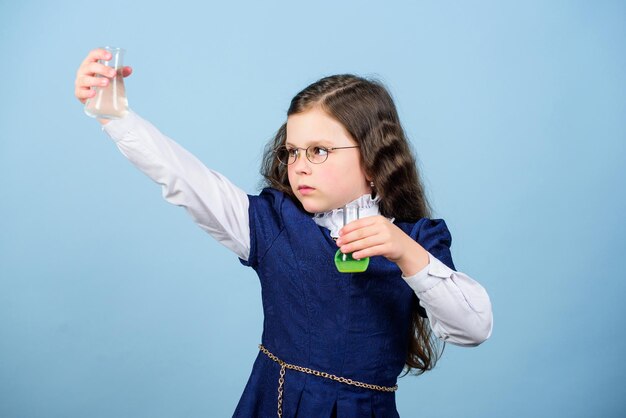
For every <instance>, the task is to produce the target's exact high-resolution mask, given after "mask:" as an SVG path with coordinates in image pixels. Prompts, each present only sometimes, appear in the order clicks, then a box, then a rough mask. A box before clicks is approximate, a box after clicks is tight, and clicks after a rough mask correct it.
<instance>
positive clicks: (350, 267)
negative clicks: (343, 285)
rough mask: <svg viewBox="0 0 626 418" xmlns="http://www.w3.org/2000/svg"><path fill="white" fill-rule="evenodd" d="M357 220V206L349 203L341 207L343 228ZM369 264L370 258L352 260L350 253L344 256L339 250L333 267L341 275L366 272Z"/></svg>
mask: <svg viewBox="0 0 626 418" xmlns="http://www.w3.org/2000/svg"><path fill="white" fill-rule="evenodd" d="M357 219H359V205H358V204H356V203H349V204H347V205H346V206H344V207H343V226H346V225H348V224H349V223H350V222H352V221H356V220H357ZM369 264H370V258H369V257H365V258H362V259H360V260H355V259H354V258H352V253H350V254H344V253H342V252H341V249H339V250H337V252H336V253H335V266H336V267H337V270H338V271H339V272H341V273H362V272H364V271H365V270H367V266H369Z"/></svg>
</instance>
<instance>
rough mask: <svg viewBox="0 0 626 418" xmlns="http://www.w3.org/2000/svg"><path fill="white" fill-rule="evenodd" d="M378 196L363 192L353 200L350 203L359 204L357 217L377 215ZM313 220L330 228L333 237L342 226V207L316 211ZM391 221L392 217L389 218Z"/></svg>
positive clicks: (336, 236) (336, 235) (335, 236)
mask: <svg viewBox="0 0 626 418" xmlns="http://www.w3.org/2000/svg"><path fill="white" fill-rule="evenodd" d="M379 201H380V196H376V197H375V198H372V195H371V194H369V193H368V194H364V195H363V196H361V197H359V198H358V199H355V200H353V201H352V202H350V203H352V204H357V205H358V206H359V217H360V218H365V217H368V216H375V215H378V214H379V213H380V212H379V210H378V202H379ZM313 220H314V221H315V223H316V224H318V225H319V226H323V227H324V228H326V229H329V230H330V236H331V237H333V238H338V237H339V230H340V229H341V228H343V208H337V209H333V210H330V211H328V212H318V213H315V214H314V215H313ZM390 220H391V222H393V218H392V219H390Z"/></svg>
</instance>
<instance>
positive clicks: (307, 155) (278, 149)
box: [274, 145, 361, 165]
mask: <svg viewBox="0 0 626 418" xmlns="http://www.w3.org/2000/svg"><path fill="white" fill-rule="evenodd" d="M311 147H317V148H321V149H323V150H326V151H327V153H326V158H324V161H320V162H319V163H316V162H314V161H311V159H310V158H309V148H311ZM360 147H361V146H360V145H353V146H350V147H330V148H326V147H322V146H320V145H309V146H308V147H306V148H301V147H293V148H290V149H289V150H294V149H295V150H296V151H297V154H296V158H295V159H294V160H293V162H291V163H284V162H282V161H281V160H280V158H278V151H280V150H281V149H282V148H284V149H285V150H287V146H286V145H281V146H280V147H278V148H276V149H274V153H275V154H276V159H277V160H278V162H279V163H281V164H282V165H292V164H294V163H295V162H296V161H298V157H299V156H300V150H304V155H305V156H306V159H307V160H309V162H310V163H311V164H323V163H325V162H326V161H327V160H328V156H329V155H330V152H328V151H334V150H336V149H347V148H360Z"/></svg>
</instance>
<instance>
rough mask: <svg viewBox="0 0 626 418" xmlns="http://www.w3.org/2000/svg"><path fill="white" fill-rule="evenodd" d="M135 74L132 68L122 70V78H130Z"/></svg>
mask: <svg viewBox="0 0 626 418" xmlns="http://www.w3.org/2000/svg"><path fill="white" fill-rule="evenodd" d="M132 73H133V69H132V68H131V67H124V68H122V77H128V76H129V75H131V74H132Z"/></svg>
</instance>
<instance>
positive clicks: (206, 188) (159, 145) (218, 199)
mask: <svg viewBox="0 0 626 418" xmlns="http://www.w3.org/2000/svg"><path fill="white" fill-rule="evenodd" d="M108 54H109V53H108V52H107V51H105V50H103V49H94V50H93V51H90V52H89V54H88V55H87V57H86V58H85V60H83V62H82V63H81V65H80V67H79V68H78V71H77V73H76V80H75V91H74V94H75V96H76V98H77V99H78V100H79V101H80V102H81V103H85V101H86V100H87V99H88V98H90V97H93V96H94V94H95V91H94V90H92V89H91V87H97V86H104V85H106V83H108V82H109V79H108V78H107V77H112V76H114V73H111V72H112V71H113V69H112V68H111V67H108V66H106V65H103V64H101V63H99V62H98V60H107V59H109V56H107V55H108ZM131 73H132V69H131V68H130V67H124V69H123V71H122V74H123V75H124V77H127V76H129V75H130V74H131ZM98 74H99V75H102V76H104V77H96V75H98ZM99 121H100V123H101V124H102V125H103V126H102V129H103V130H104V131H105V132H106V133H107V134H108V135H109V136H110V137H111V138H112V139H113V140H114V141H115V144H116V145H117V147H118V148H119V150H120V151H121V152H122V154H123V155H124V156H126V158H128V159H129V160H130V161H131V163H133V164H134V165H135V166H136V167H137V168H138V169H140V170H141V171H142V172H143V173H145V174H146V175H147V176H148V177H150V178H151V179H152V180H154V181H155V182H157V183H158V184H160V185H161V186H162V191H163V197H164V198H165V200H167V201H168V202H170V203H172V204H174V205H177V206H182V207H184V208H185V209H186V210H187V212H189V214H190V215H191V216H192V218H193V220H194V221H195V222H196V223H197V224H198V226H200V228H202V229H203V230H205V231H206V232H208V233H209V234H211V236H213V237H214V238H215V239H217V240H218V241H219V242H220V243H222V244H223V245H224V246H226V247H227V248H229V249H230V250H232V251H233V252H235V254H237V255H238V256H239V257H241V258H242V259H244V260H247V259H248V256H249V253H250V229H249V228H250V227H249V223H248V204H249V201H248V196H247V194H246V193H245V192H244V191H243V190H241V189H239V188H238V187H236V186H235V185H233V184H232V183H231V182H230V181H229V180H228V179H227V178H226V177H224V176H223V175H221V174H220V173H218V172H216V171H214V170H211V169H209V168H207V167H206V166H205V165H204V164H202V162H200V161H199V160H198V159H197V158H196V157H195V156H193V155H192V154H191V153H190V152H188V151H187V150H185V149H184V148H183V147H181V146H180V145H179V144H177V143H176V142H174V141H173V140H171V139H170V138H168V137H167V136H165V135H163V134H162V133H161V132H160V131H159V130H158V129H157V128H155V127H154V126H153V125H152V124H150V123H149V122H148V121H146V120H144V119H142V118H141V117H140V116H139V115H137V114H136V113H134V112H133V111H130V112H129V114H128V115H127V116H125V117H124V118H123V119H117V120H112V121H109V120H106V119H99Z"/></svg>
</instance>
